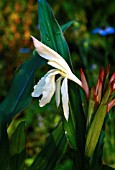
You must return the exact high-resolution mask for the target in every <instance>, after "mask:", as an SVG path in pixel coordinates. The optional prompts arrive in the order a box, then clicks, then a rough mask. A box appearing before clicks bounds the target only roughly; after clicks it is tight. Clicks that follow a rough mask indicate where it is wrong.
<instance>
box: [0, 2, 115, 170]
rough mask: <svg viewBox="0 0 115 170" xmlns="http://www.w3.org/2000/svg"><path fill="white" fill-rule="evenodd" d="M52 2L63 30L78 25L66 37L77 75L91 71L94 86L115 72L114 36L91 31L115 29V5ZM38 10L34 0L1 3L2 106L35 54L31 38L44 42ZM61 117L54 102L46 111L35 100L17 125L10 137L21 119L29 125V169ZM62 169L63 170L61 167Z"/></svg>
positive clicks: (19, 117)
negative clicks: (103, 71) (106, 71)
mask: <svg viewBox="0 0 115 170" xmlns="http://www.w3.org/2000/svg"><path fill="white" fill-rule="evenodd" d="M48 2H49V4H50V6H51V8H52V10H53V12H54V14H55V17H56V19H57V21H58V22H59V24H60V25H63V24H65V23H66V22H68V21H71V20H75V21H76V22H74V23H73V24H72V25H71V27H70V28H69V29H68V30H67V31H66V32H65V37H66V40H67V42H68V45H69V48H70V53H71V57H72V62H73V66H74V68H75V70H77V71H79V69H80V68H81V67H82V68H83V69H84V70H86V71H88V72H89V73H90V79H91V80H92V85H93V84H94V83H95V82H96V80H97V75H98V72H99V68H100V67H105V66H106V65H107V64H110V66H111V71H113V70H114V65H115V48H114V44H115V33H113V34H108V35H105V36H102V35H100V34H98V33H97V34H93V33H92V30H94V29H96V28H100V29H102V30H105V28H106V27H109V26H111V27H113V28H115V0H111V1H107V0H93V1H90V0H86V1H84V0H71V1H70V0H69V1H66V0H63V1H61V0H56V1H54V0H48ZM38 5H39V4H37V1H35V0H28V1H27V0H25V1H24V0H11V1H7V0H4V1H0V89H1V90H0V101H2V100H3V99H4V98H5V97H6V95H7V93H8V90H9V88H10V85H11V81H12V78H13V74H14V72H15V70H16V68H17V67H18V66H19V65H20V64H21V63H23V62H24V61H26V60H28V59H29V58H30V57H31V55H32V50H33V49H34V47H33V44H32V40H31V38H30V35H33V36H35V37H36V38H38V39H40V35H39V21H38V12H37V10H38ZM46 71H47V66H44V67H41V68H40V69H38V71H37V72H36V77H35V82H37V81H38V80H39V78H41V76H42V75H44V73H46ZM60 114H61V110H60V109H56V106H55V101H54V99H53V100H52V101H51V103H50V104H48V105H47V106H45V107H43V108H40V107H39V101H38V99H33V100H32V102H31V104H30V105H29V107H28V108H27V109H26V110H25V111H24V112H22V113H19V114H18V115H17V116H16V117H15V119H14V120H13V122H12V124H11V126H10V128H9V129H8V132H9V135H11V134H12V133H13V129H15V127H16V126H17V124H18V123H19V122H20V121H21V120H26V123H27V128H26V134H27V135H26V136H27V145H26V148H27V154H28V159H27V164H29V163H31V162H32V160H33V158H34V157H35V156H36V154H37V153H39V152H40V150H41V149H42V148H43V146H44V143H45V141H46V138H47V136H48V134H49V133H50V132H51V131H52V130H53V128H54V127H55V126H56V125H57V124H58V122H59V120H60ZM105 148H106V146H105ZM105 153H106V152H105ZM106 154H107V153H106ZM29 158H31V159H29ZM104 159H106V157H104ZM71 166H72V165H71V160H69V161H65V166H64V167H65V169H67V167H68V170H69V169H71ZM57 169H58V170H59V169H60V170H62V169H63V168H62V167H61V165H59V167H58V168H57ZM63 170H64V169H63Z"/></svg>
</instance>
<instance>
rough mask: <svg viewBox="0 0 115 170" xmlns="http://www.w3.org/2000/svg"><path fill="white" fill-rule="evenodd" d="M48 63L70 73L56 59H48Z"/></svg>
mask: <svg viewBox="0 0 115 170" xmlns="http://www.w3.org/2000/svg"><path fill="white" fill-rule="evenodd" d="M48 64H49V65H50V66H52V67H55V68H57V69H59V70H61V71H63V72H64V73H65V74H68V72H67V70H66V69H65V68H64V67H63V66H62V65H60V64H57V63H56V62H54V61H48Z"/></svg>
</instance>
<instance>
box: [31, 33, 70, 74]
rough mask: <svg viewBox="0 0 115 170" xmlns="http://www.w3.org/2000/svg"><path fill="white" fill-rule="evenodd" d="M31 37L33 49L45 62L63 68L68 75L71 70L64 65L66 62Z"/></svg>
mask: <svg viewBox="0 0 115 170" xmlns="http://www.w3.org/2000/svg"><path fill="white" fill-rule="evenodd" d="M31 37H32V39H33V43H34V46H35V49H36V51H37V52H38V54H39V55H40V56H41V57H43V58H45V59H47V60H51V61H54V62H56V63H57V64H59V65H61V66H63V68H65V69H66V71H67V72H68V73H69V72H71V69H70V67H69V66H68V64H67V63H66V61H65V60H64V59H63V58H62V57H61V56H60V55H59V54H58V53H57V52H55V51H54V50H52V49H51V48H49V47H47V46H46V45H44V44H43V43H41V42H40V41H38V40H37V39H36V38H35V37H33V36H31ZM56 68H57V67H56Z"/></svg>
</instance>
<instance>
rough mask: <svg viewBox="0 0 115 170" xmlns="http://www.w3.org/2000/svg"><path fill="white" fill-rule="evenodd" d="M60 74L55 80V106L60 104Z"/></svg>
mask: <svg viewBox="0 0 115 170" xmlns="http://www.w3.org/2000/svg"><path fill="white" fill-rule="evenodd" d="M62 78H63V77H62V76H61V77H59V78H58V79H57V80H56V92H55V94H56V95H55V99H56V106H57V107H58V106H59V105H60V90H61V80H62Z"/></svg>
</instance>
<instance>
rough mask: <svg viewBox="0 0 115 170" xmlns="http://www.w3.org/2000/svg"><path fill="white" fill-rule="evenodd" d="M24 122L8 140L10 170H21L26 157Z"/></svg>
mask: <svg viewBox="0 0 115 170" xmlns="http://www.w3.org/2000/svg"><path fill="white" fill-rule="evenodd" d="M24 130H25V122H24V121H23V122H21V123H20V124H19V125H18V127H17V128H16V130H15V131H14V133H13V134H12V136H11V139H10V155H11V157H10V161H9V162H10V170H14V169H17V170H23V169H24V160H25V156H26V148H25V146H26V138H25V132H24Z"/></svg>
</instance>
